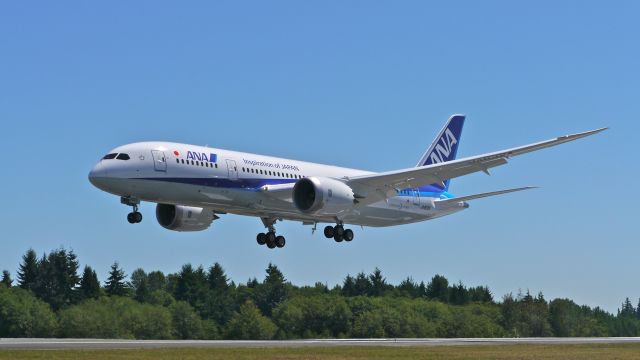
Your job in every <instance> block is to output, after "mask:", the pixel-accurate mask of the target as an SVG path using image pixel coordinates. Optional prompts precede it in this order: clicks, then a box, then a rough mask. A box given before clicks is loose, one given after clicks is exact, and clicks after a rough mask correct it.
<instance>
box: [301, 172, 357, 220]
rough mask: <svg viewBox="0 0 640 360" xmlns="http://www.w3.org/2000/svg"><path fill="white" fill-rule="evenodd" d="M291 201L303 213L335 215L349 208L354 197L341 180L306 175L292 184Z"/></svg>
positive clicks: (353, 202) (352, 203) (353, 201)
mask: <svg viewBox="0 0 640 360" xmlns="http://www.w3.org/2000/svg"><path fill="white" fill-rule="evenodd" d="M293 203H294V205H295V206H296V208H297V209H298V210H300V211H301V212H303V213H305V214H316V215H337V214H339V213H341V212H343V211H346V210H349V209H351V208H352V207H353V205H354V204H355V203H356V199H355V197H354V194H353V190H352V189H351V188H350V187H349V186H348V185H347V184H345V183H343V182H342V181H339V180H335V179H330V178H324V177H308V178H303V179H300V180H298V181H297V182H296V184H295V185H294V186H293Z"/></svg>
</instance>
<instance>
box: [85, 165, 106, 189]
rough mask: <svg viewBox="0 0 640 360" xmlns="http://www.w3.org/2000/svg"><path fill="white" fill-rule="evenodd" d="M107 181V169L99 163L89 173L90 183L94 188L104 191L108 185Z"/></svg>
mask: <svg viewBox="0 0 640 360" xmlns="http://www.w3.org/2000/svg"><path fill="white" fill-rule="evenodd" d="M106 180H107V169H106V167H105V166H104V164H103V163H102V161H99V162H98V163H97V164H96V165H95V166H94V167H93V169H91V171H90V172H89V182H91V183H92V184H93V186H95V187H97V188H99V189H102V188H104V186H105V185H106Z"/></svg>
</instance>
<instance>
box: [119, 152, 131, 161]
mask: <svg viewBox="0 0 640 360" xmlns="http://www.w3.org/2000/svg"><path fill="white" fill-rule="evenodd" d="M116 159H118V160H129V159H131V158H130V157H129V154H125V153H120V154H118V156H116Z"/></svg>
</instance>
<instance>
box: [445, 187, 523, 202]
mask: <svg viewBox="0 0 640 360" xmlns="http://www.w3.org/2000/svg"><path fill="white" fill-rule="evenodd" d="M535 188H536V187H535V186H525V187H521V188H515V189H506V190H499V191H492V192H486V193H481V194H474V195H468V196H461V197H457V198H453V199H445V200H436V201H435V204H436V206H438V205H449V204H456V203H459V202H462V201H469V200H475V199H481V198H485V197H489V196H496V195H502V194H508V193H512V192H516V191H522V190H529V189H535Z"/></svg>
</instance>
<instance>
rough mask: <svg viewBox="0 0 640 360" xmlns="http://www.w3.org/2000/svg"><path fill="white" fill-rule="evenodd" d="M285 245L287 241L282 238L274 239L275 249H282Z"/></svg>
mask: <svg viewBox="0 0 640 360" xmlns="http://www.w3.org/2000/svg"><path fill="white" fill-rule="evenodd" d="M286 243H287V241H286V240H285V238H284V236H278V237H276V246H277V247H279V248H283V247H284V245H285V244H286Z"/></svg>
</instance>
